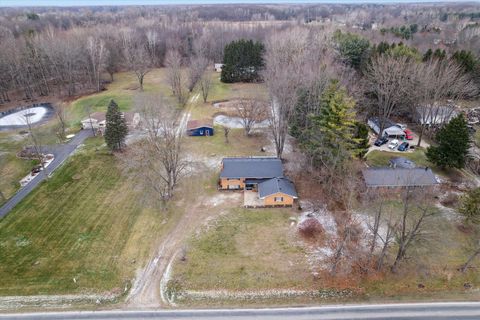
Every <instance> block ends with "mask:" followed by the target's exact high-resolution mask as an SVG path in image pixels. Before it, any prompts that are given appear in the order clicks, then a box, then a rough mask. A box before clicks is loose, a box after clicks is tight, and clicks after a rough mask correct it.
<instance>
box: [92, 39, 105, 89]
mask: <svg viewBox="0 0 480 320" xmlns="http://www.w3.org/2000/svg"><path fill="white" fill-rule="evenodd" d="M87 51H88V55H89V58H90V64H91V68H92V74H93V76H94V78H95V86H96V90H97V92H99V91H100V89H101V87H100V80H101V77H100V76H101V74H102V71H103V70H104V69H105V66H106V62H107V58H108V50H107V48H106V46H105V42H104V41H103V40H102V39H100V38H98V37H95V36H90V37H88V39H87Z"/></svg>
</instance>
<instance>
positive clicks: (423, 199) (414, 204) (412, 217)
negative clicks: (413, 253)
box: [391, 187, 437, 272]
mask: <svg viewBox="0 0 480 320" xmlns="http://www.w3.org/2000/svg"><path fill="white" fill-rule="evenodd" d="M429 195H430V196H429ZM431 198H432V196H431V194H430V193H429V192H428V190H426V189H419V188H410V187H408V188H405V189H404V191H403V194H402V213H401V216H400V219H399V220H398V223H397V224H396V225H397V228H396V229H395V239H396V242H397V246H398V248H397V253H396V256H395V261H394V263H393V265H392V268H391V269H392V272H397V270H398V266H399V264H400V262H401V261H403V260H404V258H405V256H406V253H407V250H408V249H409V248H410V247H411V245H412V244H413V243H414V242H415V241H419V240H421V238H422V236H424V235H425V234H424V233H425V224H427V223H428V218H429V217H432V216H433V215H435V214H436V213H437V211H436V209H435V208H434V207H432V205H431V201H430V199H431Z"/></svg>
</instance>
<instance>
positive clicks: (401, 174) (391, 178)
mask: <svg viewBox="0 0 480 320" xmlns="http://www.w3.org/2000/svg"><path fill="white" fill-rule="evenodd" d="M363 178H364V179H365V183H366V184H367V187H423V186H432V185H435V184H438V181H437V178H436V177H435V174H434V173H433V172H432V170H431V169H428V168H414V169H406V168H395V169H394V168H368V169H365V170H363Z"/></svg>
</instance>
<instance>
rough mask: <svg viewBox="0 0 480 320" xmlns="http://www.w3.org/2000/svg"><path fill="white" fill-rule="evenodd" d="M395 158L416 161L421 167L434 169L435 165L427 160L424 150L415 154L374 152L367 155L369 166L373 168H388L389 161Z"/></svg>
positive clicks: (418, 150) (417, 150)
mask: <svg viewBox="0 0 480 320" xmlns="http://www.w3.org/2000/svg"><path fill="white" fill-rule="evenodd" d="M395 157H404V158H407V159H410V160H412V161H414V162H415V163H416V164H417V165H418V166H421V167H432V166H433V165H432V164H431V163H430V162H429V161H428V160H427V157H426V156H425V151H424V150H423V149H416V150H415V151H414V152H404V153H398V152H388V151H380V150H373V151H372V152H369V153H368V154H367V164H368V165H369V166H371V167H388V165H389V164H390V163H389V161H390V159H392V158H395Z"/></svg>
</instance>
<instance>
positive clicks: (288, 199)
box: [263, 192, 295, 206]
mask: <svg viewBox="0 0 480 320" xmlns="http://www.w3.org/2000/svg"><path fill="white" fill-rule="evenodd" d="M275 197H283V201H282V202H276V201H275ZM294 200H295V199H294V198H293V197H292V196H289V195H288V194H284V193H280V192H279V193H276V194H272V195H270V196H267V197H265V199H263V201H264V204H265V205H266V206H291V205H293V201H294Z"/></svg>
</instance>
